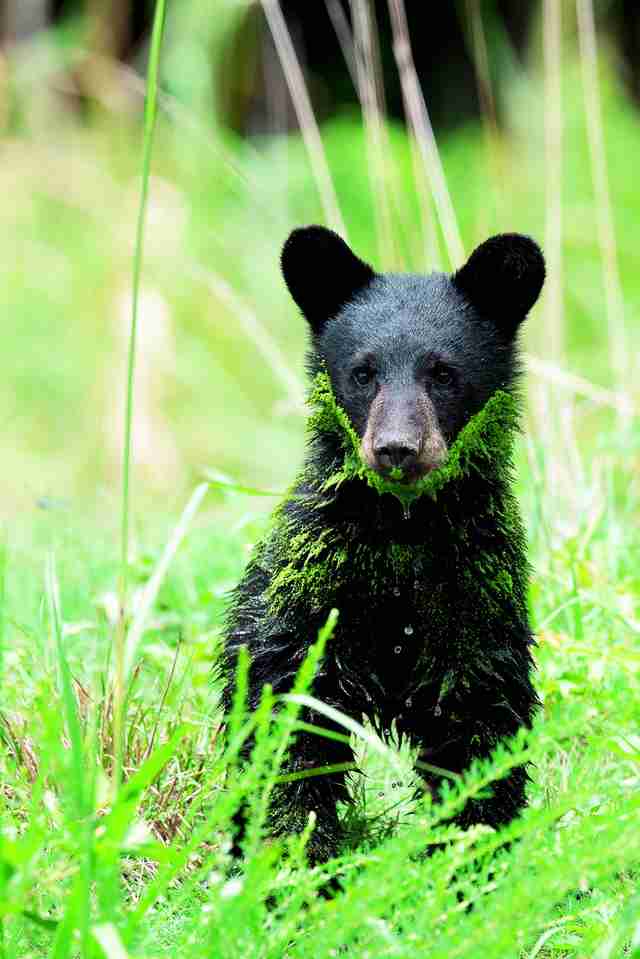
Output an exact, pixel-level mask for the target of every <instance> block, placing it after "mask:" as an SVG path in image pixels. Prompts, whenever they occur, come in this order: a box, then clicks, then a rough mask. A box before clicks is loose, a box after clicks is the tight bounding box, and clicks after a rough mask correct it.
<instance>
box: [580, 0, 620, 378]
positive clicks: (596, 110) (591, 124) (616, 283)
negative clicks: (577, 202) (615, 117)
mask: <svg viewBox="0 0 640 959" xmlns="http://www.w3.org/2000/svg"><path fill="white" fill-rule="evenodd" d="M576 9H577V13H578V38H579V43H580V65H581V69H582V85H583V89H584V102H585V113H586V119H587V134H588V140H589V156H590V160H591V174H592V177H593V187H594V191H595V199H596V213H597V222H598V242H599V245H600V255H601V257H602V263H603V272H604V287H605V298H606V309H607V325H608V327H609V343H610V348H611V368H612V372H613V373H614V375H615V376H616V378H617V379H618V380H619V381H622V382H625V381H626V377H627V373H628V352H627V343H626V339H627V338H626V332H625V322H624V310H623V298H622V287H621V282H620V271H619V267H618V248H617V243H616V235H615V227H614V223H613V211H612V209H611V195H610V191H609V177H608V173H607V158H606V150H605V141H604V129H603V124H602V104H601V97H600V81H599V79H598V46H597V38H596V27H595V20H594V15H593V3H592V0H576Z"/></svg>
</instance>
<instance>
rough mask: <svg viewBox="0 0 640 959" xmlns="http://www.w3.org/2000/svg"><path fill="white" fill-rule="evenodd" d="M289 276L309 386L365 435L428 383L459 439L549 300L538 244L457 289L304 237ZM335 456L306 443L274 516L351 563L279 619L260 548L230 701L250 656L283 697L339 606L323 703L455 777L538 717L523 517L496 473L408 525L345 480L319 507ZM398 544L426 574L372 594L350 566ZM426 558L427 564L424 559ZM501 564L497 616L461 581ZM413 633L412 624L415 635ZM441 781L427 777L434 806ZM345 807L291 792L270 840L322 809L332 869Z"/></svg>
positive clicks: (508, 384)
mask: <svg viewBox="0 0 640 959" xmlns="http://www.w3.org/2000/svg"><path fill="white" fill-rule="evenodd" d="M283 272H284V276H285V279H286V281H287V284H288V286H289V289H290V291H291V293H292V295H293V297H294V299H295V300H296V302H297V303H298V305H299V306H300V307H301V309H302V310H303V313H304V314H305V316H306V318H307V319H308V321H309V324H310V327H311V334H312V338H311V349H310V353H309V371H310V373H311V374H314V373H315V372H316V371H317V370H319V369H321V368H323V367H324V368H326V369H328V371H329V374H330V377H331V381H332V385H333V389H334V393H335V395H336V397H337V399H338V401H339V403H340V404H341V405H342V406H343V408H344V409H345V410H346V411H347V413H348V414H349V417H350V419H351V422H352V423H353V425H354V427H355V429H356V431H357V432H358V433H359V434H360V435H361V436H362V435H363V433H364V431H365V429H366V423H367V412H368V408H369V406H370V404H371V402H372V398H373V396H374V395H375V390H376V388H378V387H377V386H376V383H378V384H379V383H380V382H383V383H384V384H385V385H386V387H387V389H391V390H395V389H404V388H406V387H407V384H411V385H412V388H416V384H418V385H419V388H420V389H424V390H426V392H427V395H428V396H429V399H430V401H431V403H432V404H433V406H434V408H435V410H436V412H437V417H438V422H439V424H440V427H441V429H442V432H443V434H444V435H445V437H446V439H447V441H448V442H451V441H452V440H453V439H454V438H455V436H456V435H457V433H458V432H459V430H460V429H461V427H462V426H463V425H464V424H465V423H466V422H467V421H468V420H469V418H470V417H471V416H472V415H473V414H474V413H476V412H477V411H478V410H480V409H481V408H482V407H483V406H484V404H485V403H486V401H487V400H488V399H489V397H491V396H492V395H493V393H494V392H495V391H496V390H497V389H503V390H507V391H513V390H514V389H515V388H516V381H517V374H518V358H517V344H516V334H517V329H518V326H519V324H520V323H521V322H522V320H523V319H524V318H525V315H526V313H527V311H528V310H529V309H530V307H531V306H532V305H533V303H534V302H535V300H536V298H537V296H538V294H539V292H540V288H541V286H542V283H543V280H544V261H543V259H542V255H541V253H540V251H539V249H538V247H537V246H536V245H535V244H534V243H533V241H531V240H529V239H527V238H524V237H521V236H518V235H504V236H502V237H496V238H493V239H492V240H489V241H487V243H486V244H483V245H482V246H481V247H480V248H479V249H478V250H477V251H476V252H475V253H474V254H472V256H471V258H470V259H469V261H468V262H467V264H466V265H465V266H464V267H463V268H462V270H460V271H459V272H458V273H457V274H455V275H454V276H453V277H448V276H445V275H444V274H432V275H430V276H416V275H397V274H383V275H379V274H375V273H374V272H373V270H372V269H371V268H370V267H369V266H367V265H366V264H364V263H362V261H360V260H359V259H358V258H357V257H355V255H354V254H353V253H352V252H351V251H350V250H349V248H348V247H347V246H346V244H344V242H343V241H342V240H340V239H339V238H338V237H336V236H335V234H331V233H330V232H329V231H326V230H324V229H322V228H319V227H311V228H307V229H306V230H298V231H295V232H294V233H293V234H292V236H291V238H290V239H289V241H288V242H287V244H286V245H285V248H284V251H283ZM363 362H366V363H374V364H375V366H376V381H375V382H374V384H373V385H372V386H371V385H369V386H367V387H366V388H363V387H361V386H358V385H357V383H356V382H355V381H354V379H353V375H352V374H353V370H354V368H357V367H358V365H359V364H362V363H363ZM439 362H446V364H447V367H448V368H449V369H450V370H451V371H452V374H453V379H452V382H451V383H450V384H448V385H447V387H446V388H443V387H441V386H439V385H438V383H437V382H435V380H434V379H433V377H432V376H431V370H432V369H433V368H434V364H436V363H439ZM343 456H344V451H343V448H342V445H341V442H340V437H339V436H336V435H335V434H329V433H319V432H314V433H312V434H311V435H310V436H309V442H308V450H307V456H306V460H305V466H304V469H303V472H302V474H301V476H302V478H301V480H300V482H299V483H298V485H297V486H296V488H295V489H294V496H292V497H291V498H290V499H289V500H288V502H286V503H285V504H284V507H283V514H282V515H283V516H284V517H285V518H286V519H287V520H288V521H289V523H290V527H289V528H290V531H293V532H295V531H308V532H310V533H311V534H312V538H313V539H314V540H315V539H318V538H319V537H320V536H321V535H322V533H323V530H326V529H327V528H331V529H333V530H338V531H339V535H340V538H341V543H342V545H343V546H344V547H345V549H346V552H347V555H348V559H347V575H346V577H345V581H344V583H343V584H342V585H341V586H340V588H339V589H338V590H337V592H334V593H333V594H332V595H331V596H330V597H328V600H327V603H326V605H323V604H322V603H320V604H318V603H316V602H312V601H311V599H308V600H307V599H306V598H305V597H304V596H303V597H302V598H301V599H297V600H292V601H291V602H286V603H284V605H283V606H282V607H281V608H280V609H279V610H278V611H275V610H274V607H273V603H272V602H271V601H270V599H269V596H268V591H269V588H270V585H271V583H272V581H273V577H274V576H275V575H276V573H277V571H278V570H279V569H281V568H282V566H283V565H284V563H286V561H287V558H286V556H283V555H281V553H282V549H283V547H282V541H281V540H279V539H278V537H277V536H272V537H271V538H269V537H267V539H266V541H265V542H264V543H263V544H262V546H261V547H260V548H259V549H258V550H257V551H256V553H255V554H254V557H253V558H252V560H251V561H250V562H249V565H248V567H247V570H246V572H245V574H244V576H243V578H242V580H241V581H240V583H239V585H238V586H237V588H236V589H235V591H234V594H233V597H232V601H231V604H230V608H229V613H228V620H227V630H226V633H227V636H226V639H227V642H226V670H227V683H226V688H225V702H226V704H227V705H228V704H229V703H230V700H231V696H232V691H233V675H234V668H235V661H236V654H237V648H238V646H239V645H241V644H246V645H247V646H248V648H249V652H250V655H251V669H250V693H249V697H250V706H251V708H255V707H256V706H257V704H258V701H259V698H260V693H261V689H262V686H263V685H264V684H265V683H270V684H271V685H272V687H273V690H274V692H275V693H283V692H286V691H287V690H288V689H290V687H291V684H292V681H293V678H294V676H295V673H296V671H297V669H298V668H299V666H300V664H301V662H302V661H303V659H304V657H305V655H306V653H307V650H308V648H309V646H310V644H311V643H312V642H314V641H315V639H316V636H317V632H318V629H319V628H320V627H321V626H322V625H323V624H324V622H325V621H326V618H327V615H328V613H329V610H330V608H331V607H332V606H337V607H338V609H339V611H340V617H339V622H338V626H337V629H336V632H335V635H334V636H333V638H332V639H331V641H330V643H329V646H328V651H327V653H326V655H325V659H324V662H323V664H322V668H321V670H320V672H319V674H318V675H317V678H316V680H315V683H314V687H313V692H314V695H315V696H317V697H318V698H320V699H321V700H324V701H325V702H327V703H329V704H331V705H332V706H335V707H336V708H338V709H339V710H341V711H343V712H345V713H347V714H349V715H351V716H353V717H355V718H356V719H358V720H359V719H361V717H362V715H363V714H364V715H366V716H369V717H370V718H371V719H372V720H373V721H374V723H375V724H376V726H377V727H378V728H380V729H381V730H383V731H386V730H388V729H389V728H390V725H391V723H392V721H393V720H395V721H396V723H397V727H398V729H399V731H400V732H401V733H403V734H406V735H408V736H409V737H410V738H411V740H412V742H413V743H415V744H416V745H418V746H419V747H420V758H421V759H423V760H424V761H426V762H428V763H431V764H433V765H435V766H438V767H441V768H444V769H447V770H450V771H452V772H461V771H463V770H464V769H465V768H466V767H467V766H468V765H469V763H470V762H471V761H472V760H473V759H474V758H475V757H483V756H487V755H488V754H489V753H490V751H491V750H492V749H493V748H494V747H495V745H496V744H497V743H498V742H499V741H500V740H501V739H502V738H503V737H505V736H510V735H513V734H514V733H515V732H516V731H517V730H518V729H519V728H520V727H521V726H523V725H524V726H528V725H529V724H530V722H531V719H532V715H533V712H534V709H535V707H536V703H537V699H536V695H535V692H534V689H533V686H532V684H531V670H532V660H531V654H530V647H531V643H532V637H531V631H530V627H529V623H528V614H527V603H526V589H527V582H526V579H527V568H526V559H525V543H524V538H523V534H522V531H521V527H520V526H519V524H518V523H516V525H515V526H514V527H512V528H510V529H505V528H504V526H503V525H502V524H500V523H498V522H496V518H495V517H496V503H499V504H507V506H508V507H509V508H511V506H512V505H513V506H514V508H515V505H514V504H512V500H511V492H510V489H509V484H508V479H506V478H505V474H504V473H503V472H499V471H497V472H496V473H495V474H494V473H493V472H492V471H491V470H487V471H485V472H484V473H482V474H480V473H479V472H478V471H474V472H473V474H470V475H468V476H466V477H464V478H463V479H462V480H459V481H457V482H455V483H452V484H450V485H449V486H447V487H445V488H444V489H443V490H442V491H441V493H440V494H439V495H438V498H437V500H435V501H434V500H432V499H429V498H426V497H423V498H421V499H418V500H417V501H416V502H415V503H414V504H413V506H412V510H411V516H410V519H408V520H407V519H405V518H403V512H402V509H401V506H400V504H399V503H398V501H397V500H396V499H394V498H393V497H392V496H390V495H388V494H386V495H382V496H381V495H379V494H378V493H377V492H376V491H374V490H373V489H371V488H369V487H368V486H367V485H366V484H365V483H364V482H363V481H357V480H356V481H351V482H347V483H345V484H344V485H343V486H341V487H340V488H339V490H338V492H337V493H335V494H334V495H333V496H327V495H326V494H323V493H321V492H320V491H319V486H320V485H321V481H322V480H323V479H324V478H326V477H328V476H330V475H332V474H333V473H334V472H335V471H336V470H337V469H339V468H340V464H341V462H342V458H343ZM515 515H516V516H517V511H516V514H515ZM389 543H396V544H398V545H399V546H407V547H412V548H413V549H414V550H415V552H416V557H417V559H416V562H415V563H412V564H410V566H409V567H407V568H406V569H405V571H404V572H403V574H402V576H400V577H399V578H398V577H397V576H396V575H395V574H394V573H393V571H392V569H391V567H388V568H386V569H381V570H380V576H379V579H378V582H377V583H376V584H375V585H374V584H372V582H371V578H370V576H368V575H367V576H365V575H363V573H362V568H361V567H359V566H358V564H357V563H356V561H355V557H356V555H358V550H360V549H361V548H363V547H365V546H367V547H369V548H370V550H371V552H372V554H375V553H377V552H380V553H381V554H383V553H384V550H385V549H386V548H387V547H388V544H389ZM425 544H427V547H428V548H427V552H426V553H425ZM425 555H426V556H427V557H429V556H430V557H431V559H430V560H429V559H427V561H426V562H425V558H424V557H425ZM351 556H353V557H354V560H353V563H352V562H351ZM496 556H497V557H501V558H502V561H503V562H504V564H505V568H507V569H509V570H510V571H511V573H512V577H513V590H512V591H511V593H510V594H509V596H506V597H504V600H503V601H502V602H501V604H500V606H499V607H497V608H496V607H495V604H494V605H490V606H489V607H487V606H486V605H483V604H482V603H481V602H479V600H478V596H477V595H476V593H475V591H474V589H473V588H469V579H468V578H465V576H464V575H463V574H464V573H465V571H470V572H471V574H473V575H474V576H478V575H479V574H478V570H481V569H483V568H484V565H483V564H485V565H486V560H487V557H489V558H491V557H496ZM487 610H489V611H487ZM405 626H410V627H412V629H413V632H412V634H411V635H410V636H408V635H407V634H406V633H405V632H404V627H405ZM466 637H479V638H478V639H477V641H474V642H471V641H467V639H466ZM398 648H400V650H401V651H400V652H394V650H397V649H398ZM310 718H311V720H312V721H313V719H314V717H313V716H312V717H310ZM315 719H316V720H317V721H318V723H319V724H320V725H323V726H327V725H329V723H328V722H327V720H326V719H325V718H320V717H315ZM352 758H353V757H352V754H351V750H350V748H349V747H348V746H347V745H346V744H344V743H339V742H335V741H332V740H329V739H325V738H321V737H318V736H312V735H308V734H300V735H298V737H297V739H296V741H295V745H294V747H293V749H292V751H291V754H290V756H289V760H288V768H289V769H292V770H301V769H307V768H314V767H319V766H324V765H332V764H335V763H345V762H350V761H351V760H352ZM526 780H527V774H526V770H525V769H524V768H518V769H515V770H513V771H512V772H511V773H510V774H509V775H508V776H507V777H506V778H505V779H503V780H500V781H499V782H496V783H495V784H494V785H493V787H492V788H493V795H492V796H491V797H490V798H487V799H482V800H478V801H476V802H473V803H469V804H468V805H467V807H466V809H465V810H464V813H463V814H462V816H461V817H460V821H461V822H462V823H463V824H465V825H467V824H471V823H475V822H485V823H488V824H490V825H493V826H497V825H500V824H501V823H505V822H508V821H509V820H510V819H511V818H512V817H513V816H514V815H516V814H517V812H518V810H519V809H521V807H522V806H523V804H524V802H525V784H526ZM440 782H441V780H439V778H438V777H437V776H435V775H431V774H429V775H428V776H427V777H426V784H427V786H428V787H429V788H431V789H432V790H433V792H434V794H435V793H436V792H437V789H438V787H439V785H440ZM346 799H347V790H346V786H345V775H344V774H327V775H323V776H316V777H311V778H308V779H302V780H298V781H296V782H292V783H289V784H286V785H283V786H281V787H279V790H278V792H277V793H276V797H275V800H274V810H273V820H272V829H273V832H274V833H276V834H283V833H286V832H289V831H297V830H299V829H300V828H302V827H303V826H304V825H305V823H306V820H307V816H308V813H309V811H310V810H315V812H316V815H317V825H316V828H315V831H314V833H313V836H312V839H311V843H310V847H309V854H310V858H311V860H312V861H322V860H324V859H326V858H328V857H329V856H331V855H332V854H334V853H335V851H336V850H337V848H338V847H339V842H340V824H339V821H338V818H337V814H336V803H337V802H338V801H340V800H346Z"/></svg>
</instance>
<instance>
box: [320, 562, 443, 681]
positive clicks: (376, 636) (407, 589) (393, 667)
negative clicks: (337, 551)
mask: <svg viewBox="0 0 640 959" xmlns="http://www.w3.org/2000/svg"><path fill="white" fill-rule="evenodd" d="M351 573H352V575H351V576H349V577H345V579H344V581H343V582H342V583H338V584H337V586H336V590H335V593H334V597H333V600H334V604H335V606H336V607H337V609H338V610H339V620H338V627H337V629H336V633H335V636H334V638H333V640H332V644H331V645H332V648H333V650H334V655H335V659H336V663H337V665H338V668H339V669H340V670H341V671H342V672H345V673H349V674H350V675H351V676H354V677H355V676H358V677H359V680H360V683H361V684H362V685H363V687H364V688H365V689H366V691H367V693H368V695H369V696H371V697H374V698H376V699H380V698H387V697H391V698H394V697H397V696H401V695H402V694H403V692H404V691H405V690H407V689H408V688H409V687H410V686H411V685H412V683H413V682H414V681H415V677H416V673H417V672H420V673H422V674H424V673H425V671H428V670H426V669H425V666H426V664H429V663H431V664H433V663H437V662H438V661H439V660H442V654H441V650H442V649H443V646H445V645H446V644H445V632H446V630H447V629H449V628H450V625H451V612H450V610H451V605H452V602H453V597H452V595H451V590H450V584H449V583H448V582H447V579H446V576H445V575H444V574H445V570H444V568H443V567H442V566H441V567H440V568H437V566H436V565H435V564H434V562H433V560H432V558H431V557H429V555H428V554H427V553H426V551H425V550H424V549H421V548H409V547H403V548H402V549H398V548H393V547H389V548H387V549H385V550H384V552H383V554H382V556H380V555H379V556H378V557H376V558H375V562H374V563H372V564H371V565H369V564H367V563H363V564H362V566H361V568H360V570H359V571H358V570H352V571H351ZM447 611H449V612H447Z"/></svg>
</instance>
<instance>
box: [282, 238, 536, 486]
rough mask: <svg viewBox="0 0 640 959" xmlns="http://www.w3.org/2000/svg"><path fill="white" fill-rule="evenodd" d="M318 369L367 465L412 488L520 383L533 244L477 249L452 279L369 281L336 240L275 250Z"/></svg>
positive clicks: (369, 274)
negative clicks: (500, 394) (477, 417)
mask: <svg viewBox="0 0 640 959" xmlns="http://www.w3.org/2000/svg"><path fill="white" fill-rule="evenodd" d="M282 271H283V274H284V278H285V282H286V284H287V286H288V288H289V291H290V293H291V296H292V297H293V299H294V300H295V302H296V303H297V305H298V307H299V308H300V310H301V311H302V313H303V315H304V316H305V318H306V320H307V322H308V323H309V326H310V328H311V336H312V344H311V353H310V371H311V372H312V374H315V373H317V372H318V371H320V370H323V369H325V370H326V372H327V373H328V375H329V378H330V381H331V387H332V390H333V394H334V396H335V399H336V401H337V403H338V404H339V405H340V407H342V409H343V410H344V411H345V412H346V414H347V416H348V418H349V421H350V423H351V425H352V426H353V429H354V430H355V432H356V433H357V435H358V437H359V438H360V443H361V454H362V457H363V460H364V462H365V463H366V465H367V466H369V467H371V468H372V469H374V470H375V471H377V472H378V473H380V474H382V475H385V474H388V473H390V472H391V471H393V470H395V471H397V470H401V471H402V476H403V479H404V482H409V483H410V482H412V481H415V480H417V479H419V478H421V477H424V476H425V475H426V474H427V473H429V472H430V471H432V470H434V469H435V468H437V467H439V466H441V465H442V463H443V462H444V460H445V457H446V455H447V450H448V448H449V446H450V445H451V444H452V442H453V441H454V440H455V438H456V437H457V435H458V433H459V432H460V430H461V429H462V427H463V426H465V424H466V423H467V422H468V421H469V420H470V419H471V417H472V416H474V414H475V413H477V412H479V411H480V410H481V409H482V408H483V407H484V406H485V404H486V403H487V401H488V400H489V399H490V397H492V396H493V394H494V393H495V392H496V391H497V390H503V391H507V392H508V391H509V390H511V389H512V388H513V386H514V384H515V380H516V377H517V374H518V354H517V334H518V329H519V327H520V324H521V323H522V321H523V320H524V318H525V317H526V315H527V313H528V312H529V310H530V309H531V307H532V306H533V304H534V303H535V302H536V300H537V298H538V296H539V294H540V290H541V289H542V285H543V282H544V277H545V266H544V258H543V256H542V253H541V251H540V249H539V247H538V246H537V244H536V243H534V241H533V240H531V239H530V238H529V237H526V236H521V235H519V234H516V233H505V234H501V235H500V236H495V237H492V238H491V239H489V240H487V241H486V242H485V243H482V244H481V245H480V246H479V247H478V248H477V249H476V250H475V251H474V252H473V253H472V254H471V256H470V257H469V259H468V260H467V262H466V263H465V265H464V266H463V267H462V268H461V269H459V270H458V271H457V272H456V273H454V274H453V275H452V276H448V275H446V274H444V273H432V274H430V275H428V276H422V275H417V274H399V273H376V272H375V271H374V270H373V269H372V267H370V266H369V265H368V264H367V263H365V262H363V261H362V260H360V259H359V258H358V257H357V256H356V255H355V253H353V252H352V250H351V249H350V248H349V246H348V245H347V244H346V243H345V242H344V240H342V239H341V238H340V237H339V236H338V235H337V234H335V233H333V232H332V231H331V230H327V229H325V228H324V227H320V226H309V227H304V228H302V229H298V230H294V231H293V233H292V234H291V235H290V236H289V238H288V240H287V242H286V243H285V246H284V249H283V251H282Z"/></svg>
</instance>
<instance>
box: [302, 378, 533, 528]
mask: <svg viewBox="0 0 640 959" xmlns="http://www.w3.org/2000/svg"><path fill="white" fill-rule="evenodd" d="M309 402H310V405H311V406H312V407H313V408H314V413H313V414H312V416H311V417H310V419H309V430H310V432H312V433H313V432H320V433H334V434H336V435H338V436H339V437H340V440H341V442H342V446H343V448H344V452H345V456H344V461H343V464H342V466H341V468H340V469H339V470H338V471H337V472H335V473H333V474H332V475H331V476H330V477H328V479H326V480H325V481H324V482H323V484H322V490H323V492H326V491H328V490H330V489H332V488H338V487H339V486H341V484H342V483H344V482H345V481H347V480H354V479H360V480H364V481H365V482H366V483H367V484H368V485H369V486H371V487H372V488H373V489H375V490H376V491H377V492H378V493H379V494H380V495H383V494H389V495H391V496H395V498H396V499H397V500H399V501H400V503H401V504H402V507H403V509H404V510H405V511H406V510H408V509H409V508H410V506H411V504H412V503H413V502H414V501H415V500H416V499H418V497H420V496H430V497H431V498H432V499H435V498H436V497H437V495H438V493H439V492H440V490H441V489H443V487H445V486H446V485H447V484H448V483H450V482H452V481H453V480H456V479H459V478H460V477H461V476H463V475H464V474H465V473H467V472H468V470H469V466H470V463H471V462H472V460H473V459H476V460H477V459H483V458H488V457H491V458H492V459H493V458H495V456H496V454H498V457H499V458H500V459H503V460H504V459H505V458H506V459H509V457H510V455H511V447H512V442H513V433H514V430H516V429H517V426H518V409H517V404H516V401H515V400H514V398H513V397H512V396H510V395H509V394H508V393H505V392H503V391H501V390H498V391H497V392H496V393H494V395H493V396H492V397H491V399H490V400H489V401H488V402H487V403H486V404H485V406H484V407H483V409H481V410H480V412H479V413H477V414H476V415H475V416H474V417H473V418H472V419H471V420H469V422H468V423H467V424H466V426H464V427H463V429H462V430H461V431H460V433H459V435H458V436H457V438H456V440H455V441H454V442H453V444H452V445H451V447H450V448H449V451H448V453H447V457H446V459H445V461H444V463H443V464H442V466H440V467H438V469H435V470H432V471H431V472H430V473H428V474H427V475H426V476H423V477H421V478H420V479H419V480H417V481H416V482H415V483H410V484H409V483H403V482H402V470H399V469H396V470H392V471H391V473H390V474H389V476H381V474H380V473H378V472H376V470H374V469H372V468H371V467H370V466H368V465H367V464H366V463H365V461H364V460H363V458H362V447H361V443H360V437H359V436H358V434H357V433H356V431H355V430H354V428H353V426H352V424H351V421H350V420H349V417H348V416H347V414H346V412H345V411H344V410H343V409H342V407H341V406H340V405H339V403H338V402H337V400H336V398H335V396H334V393H333V390H332V388H331V381H330V379H329V376H328V374H327V373H326V372H320V373H318V374H317V375H316V378H315V382H314V387H313V390H312V392H311V395H310V398H309Z"/></svg>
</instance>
